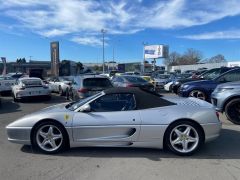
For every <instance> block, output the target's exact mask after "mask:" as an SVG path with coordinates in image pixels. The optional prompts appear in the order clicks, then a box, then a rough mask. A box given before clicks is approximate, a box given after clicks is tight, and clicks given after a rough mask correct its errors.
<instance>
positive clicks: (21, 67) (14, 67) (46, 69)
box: [0, 60, 51, 76]
mask: <svg viewBox="0 0 240 180" xmlns="http://www.w3.org/2000/svg"><path fill="white" fill-rule="evenodd" d="M33 69H42V70H43V75H44V76H48V75H50V73H51V72H50V71H51V63H50V61H34V60H30V61H29V62H26V63H17V62H8V63H7V73H13V72H21V73H26V74H29V72H30V71H31V70H33ZM2 71H3V64H0V73H1V72H2Z"/></svg>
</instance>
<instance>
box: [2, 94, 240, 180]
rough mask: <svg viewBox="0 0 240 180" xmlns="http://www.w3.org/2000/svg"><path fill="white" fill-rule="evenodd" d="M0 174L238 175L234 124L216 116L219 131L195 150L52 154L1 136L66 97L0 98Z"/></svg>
mask: <svg viewBox="0 0 240 180" xmlns="http://www.w3.org/2000/svg"><path fill="white" fill-rule="evenodd" d="M1 99H2V107H1V108H0V144H1V145H0V179H2V180H15V179H17V180H27V179H33V180H35V179H36V180H41V179H44V180H45V179H64V180H65V179H74V180H75V179H89V180H93V179H102V180H108V179H114V180H118V179H125V180H126V179H131V180H132V179H138V180H140V179H141V180H145V179H148V180H152V179H161V180H165V179H166V180H167V179H168V180H172V179H179V180H181V179H185V180H186V179H191V180H192V179H196V180H197V179H207V180H211V179H224V180H237V179H240V126H236V125H233V124H232V123H230V122H228V121H227V120H226V119H225V116H224V115H221V121H222V122H223V130H222V132H221V136H220V137H219V138H218V139H217V140H216V141H214V142H211V143H208V144H206V145H205V146H204V147H203V148H202V149H201V150H200V151H199V152H198V153H197V154H195V155H193V156H190V157H179V156H176V155H173V154H172V153H170V152H166V151H163V150H157V149H125V148H73V149H70V150H68V151H66V152H63V153H60V154H57V155H44V154H39V153H38V152H35V151H33V150H32V148H31V147H30V146H22V145H18V144H12V143H9V142H8V141H7V135H6V131H5V126H6V125H7V124H9V123H10V122H12V121H14V120H16V119H17V118H19V117H21V116H23V115H25V114H28V113H31V112H34V111H37V110H39V109H41V108H44V107H47V106H50V105H54V104H57V103H61V102H66V100H65V99H64V98H63V97H60V96H58V95H56V94H55V95H53V98H52V100H50V101H41V100H38V101H37V102H36V101H27V102H24V103H14V102H13V101H12V98H11V97H1Z"/></svg>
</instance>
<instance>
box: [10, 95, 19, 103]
mask: <svg viewBox="0 0 240 180" xmlns="http://www.w3.org/2000/svg"><path fill="white" fill-rule="evenodd" d="M12 96H13V101H14V102H20V100H19V99H17V98H16V97H15V96H14V94H13V95H12Z"/></svg>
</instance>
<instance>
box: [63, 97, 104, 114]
mask: <svg viewBox="0 0 240 180" xmlns="http://www.w3.org/2000/svg"><path fill="white" fill-rule="evenodd" d="M102 94H103V92H100V93H98V94H95V95H93V96H90V97H87V98H85V99H81V100H79V101H77V102H72V103H69V104H68V105H66V106H65V107H66V108H67V109H68V110H70V111H74V110H76V109H78V108H79V107H81V106H82V105H84V104H85V103H87V102H88V101H91V100H92V99H95V98H96V97H98V96H101V95H102Z"/></svg>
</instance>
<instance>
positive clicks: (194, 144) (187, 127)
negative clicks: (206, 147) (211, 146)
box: [165, 121, 204, 156]
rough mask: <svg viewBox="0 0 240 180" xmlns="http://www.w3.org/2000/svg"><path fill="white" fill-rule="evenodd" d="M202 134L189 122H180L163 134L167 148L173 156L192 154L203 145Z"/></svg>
mask: <svg viewBox="0 0 240 180" xmlns="http://www.w3.org/2000/svg"><path fill="white" fill-rule="evenodd" d="M203 140H204V137H203V133H202V132H201V130H200V129H199V127H198V126H197V125H196V124H195V123H192V122H190V121H180V122H176V123H174V124H172V125H170V126H169V128H168V129H167V131H166V134H165V143H166V145H167V147H168V148H169V149H170V150H171V151H172V152H173V153H175V154H178V155H182V156H187V155H191V154H193V153H194V152H195V151H197V150H198V149H199V147H200V146H201V144H202V143H203Z"/></svg>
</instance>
